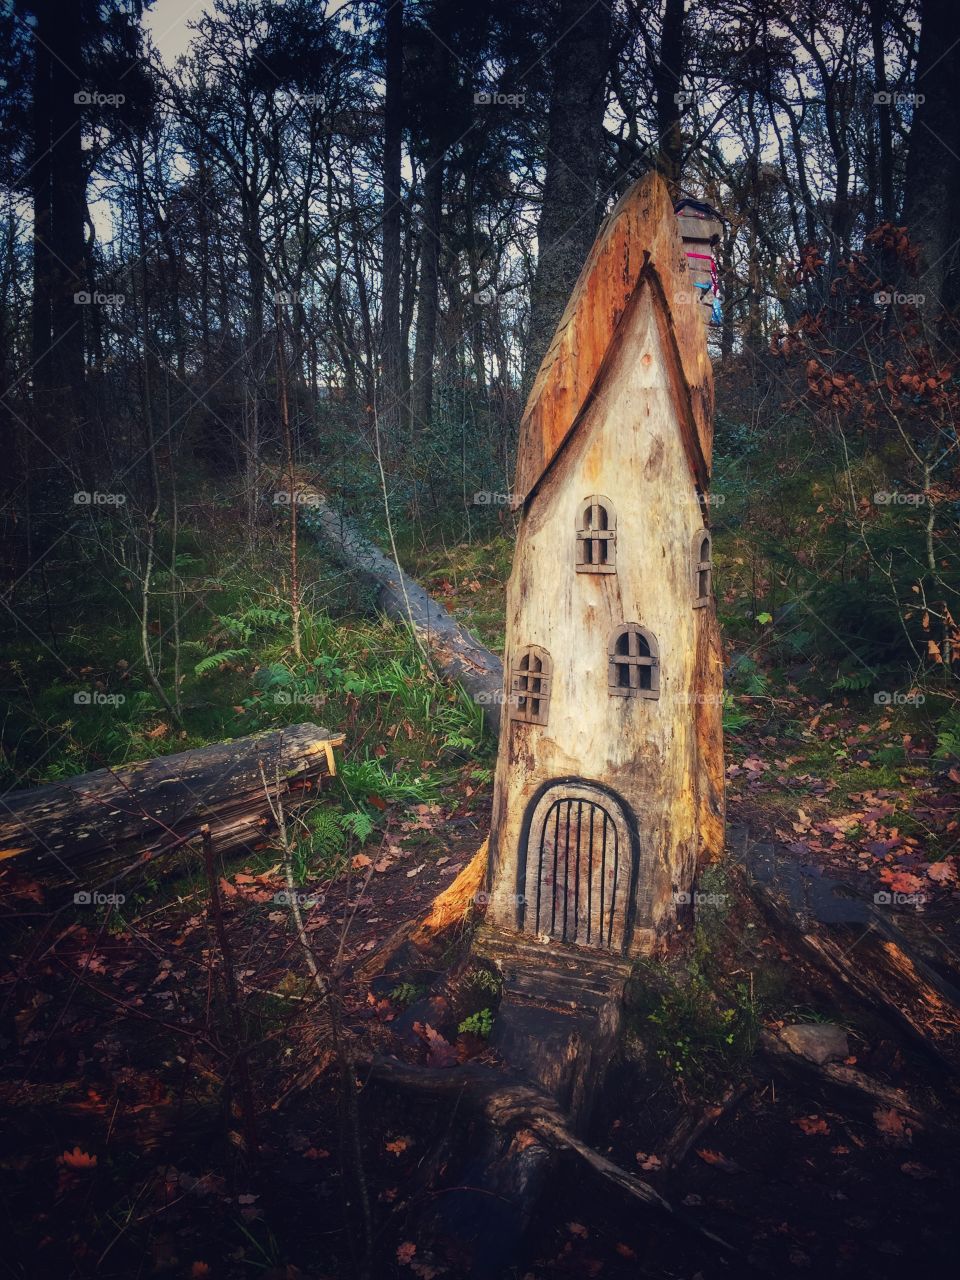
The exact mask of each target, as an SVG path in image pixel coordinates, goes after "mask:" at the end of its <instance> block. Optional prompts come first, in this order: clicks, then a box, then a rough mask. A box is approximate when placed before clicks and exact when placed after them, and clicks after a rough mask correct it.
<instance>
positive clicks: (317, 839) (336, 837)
mask: <svg viewBox="0 0 960 1280" xmlns="http://www.w3.org/2000/svg"><path fill="white" fill-rule="evenodd" d="M342 817H343V815H342V814H335V813H333V812H331V810H330V809H323V808H317V809H314V811H313V813H311V814H310V817H309V818H308V819H307V826H308V827H309V828H310V843H311V845H312V846H313V850H314V852H315V853H316V855H317V856H318V857H319V859H320V861H321V862H332V861H335V860H336V859H337V858H339V857H340V856H341V855H342V853H343V851H344V849H345V848H346V843H347V837H346V833H345V831H344V828H343V823H342V822H341V818H342Z"/></svg>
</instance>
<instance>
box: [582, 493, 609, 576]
mask: <svg viewBox="0 0 960 1280" xmlns="http://www.w3.org/2000/svg"><path fill="white" fill-rule="evenodd" d="M616 571H617V514H616V512H615V511H614V509H613V503H612V502H611V501H610V499H609V498H605V497H604V496H603V495H602V494H598V493H594V494H591V496H590V497H589V498H587V499H586V501H584V502H582V503H581V504H580V511H579V513H578V515H577V573H616Z"/></svg>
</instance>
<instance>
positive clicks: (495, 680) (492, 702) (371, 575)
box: [300, 486, 503, 737]
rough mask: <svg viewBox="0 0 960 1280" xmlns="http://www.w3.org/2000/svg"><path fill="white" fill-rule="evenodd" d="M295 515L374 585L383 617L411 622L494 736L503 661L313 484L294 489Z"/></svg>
mask: <svg viewBox="0 0 960 1280" xmlns="http://www.w3.org/2000/svg"><path fill="white" fill-rule="evenodd" d="M300 506H301V514H300V521H301V523H302V524H303V525H304V526H305V527H306V528H308V529H311V530H313V531H314V532H315V533H317V534H318V535H319V536H321V537H322V538H323V539H324V540H325V541H326V542H327V543H328V544H329V545H330V546H331V547H332V548H333V549H334V550H335V552H336V554H337V555H338V557H339V558H340V559H341V560H342V561H343V562H344V564H346V565H347V566H348V567H349V568H350V569H351V570H352V571H353V572H354V573H355V574H357V576H358V577H360V578H361V579H363V580H364V581H366V582H367V583H369V584H370V586H371V587H372V588H373V589H374V591H375V598H376V604H377V608H379V609H381V610H382V611H383V612H384V613H385V614H386V615H387V617H388V618H392V619H393V620H394V621H396V622H403V623H406V624H407V625H408V626H411V627H412V628H413V630H414V631H415V633H416V634H417V636H418V637H419V638H420V641H421V642H422V644H423V646H424V648H425V650H426V651H427V653H429V655H430V658H431V660H432V661H433V662H434V663H435V664H436V666H437V668H438V669H439V670H440V672H441V673H442V674H443V675H444V676H445V677H446V678H447V679H448V680H450V681H452V682H453V683H457V684H461V685H462V686H463V688H464V689H465V690H466V692H467V693H468V694H469V696H470V697H471V698H472V699H473V701H474V702H476V703H477V705H478V706H481V707H483V709H484V712H485V722H486V725H487V728H488V729H489V731H490V733H491V734H493V735H494V737H496V736H497V735H498V734H499V732H500V709H501V705H502V702H503V662H502V661H501V660H500V658H498V657H497V655H496V654H495V653H491V652H490V650H489V649H486V648H484V646H483V645H482V644H480V642H479V641H478V640H476V639H475V638H474V637H473V636H472V635H471V634H470V632H469V631H467V629H466V628H465V627H462V626H461V625H460V623H459V622H457V620H456V619H455V618H453V617H451V615H450V614H449V613H448V612H447V610H446V609H445V608H444V607H443V605H442V604H439V603H438V602H437V601H436V600H434V598H433V597H432V596H431V595H430V594H429V593H428V592H426V591H425V590H424V589H423V587H421V586H420V584H419V582H416V581H415V580H414V579H413V578H411V577H410V576H409V574H407V573H404V571H403V570H402V569H400V568H398V566H397V565H396V563H395V562H394V561H393V560H391V559H390V558H389V556H385V555H384V554H383V552H382V551H380V550H379V548H378V547H375V546H374V545H373V543H371V542H370V541H369V540H368V539H366V538H364V537H362V536H361V535H360V534H359V533H358V532H357V530H356V529H355V528H353V526H352V525H351V524H350V523H349V522H348V521H346V520H344V519H343V517H342V516H341V515H340V514H339V512H337V511H335V510H334V509H333V508H332V507H331V506H329V505H328V503H327V502H326V500H325V499H324V497H323V495H322V494H321V493H319V491H317V490H316V489H311V488H309V487H308V486H304V487H303V489H302V490H301V491H300Z"/></svg>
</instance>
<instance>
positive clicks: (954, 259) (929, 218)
mask: <svg viewBox="0 0 960 1280" xmlns="http://www.w3.org/2000/svg"><path fill="white" fill-rule="evenodd" d="M921 21H922V26H921V30H920V51H919V55H918V60H917V75H916V80H915V90H916V93H917V94H918V95H920V94H922V95H923V98H924V101H923V102H920V103H918V104H917V106H916V109H915V112H914V117H913V124H912V127H911V129H910V141H909V146H908V151H907V169H906V181H905V191H906V197H905V200H904V208H903V220H904V222H905V223H906V226H907V230H908V231H909V233H910V236H911V238H912V240H913V241H914V243H916V244H917V245H919V247H920V251H921V268H922V274H921V276H920V281H919V290H918V291H919V292H920V293H921V294H923V296H924V299H925V301H924V306H925V308H927V309H935V308H936V307H937V306H938V305H939V304H942V305H943V306H945V307H948V308H950V307H952V306H953V304H954V303H955V302H956V301H957V300H958V296H960V289H958V280H957V276H958V270H957V268H958V256H957V246H956V244H955V243H954V241H955V239H956V234H955V229H956V205H957V199H958V197H960V159H958V156H960V100H958V97H957V84H958V81H960V49H958V47H957V42H956V9H955V7H954V5H953V3H952V0H922V4H921Z"/></svg>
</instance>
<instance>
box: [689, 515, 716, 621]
mask: <svg viewBox="0 0 960 1280" xmlns="http://www.w3.org/2000/svg"><path fill="white" fill-rule="evenodd" d="M712 548H713V540H712V539H711V537H710V534H709V533H708V532H707V530H706V529H701V530H700V531H699V532H698V534H697V536H696V537H695V538H694V540H693V607H694V608H695V609H702V608H703V607H704V605H707V604H709V603H710V600H711V599H712V597H713V549H712Z"/></svg>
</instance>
